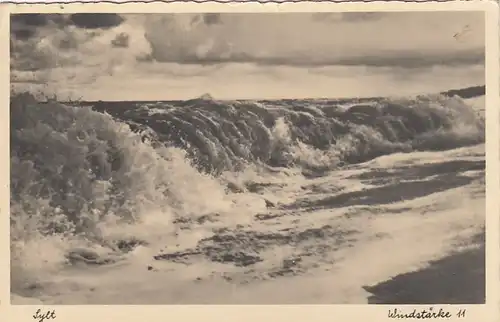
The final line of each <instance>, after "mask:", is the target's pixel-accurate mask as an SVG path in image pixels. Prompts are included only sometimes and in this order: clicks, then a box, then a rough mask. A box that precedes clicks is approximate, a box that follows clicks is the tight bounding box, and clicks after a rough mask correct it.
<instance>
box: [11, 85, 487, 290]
mask: <svg viewBox="0 0 500 322" xmlns="http://www.w3.org/2000/svg"><path fill="white" fill-rule="evenodd" d="M87 105H91V106H87ZM10 118H11V119H10V122H11V123H10V138H11V143H10V151H11V156H10V167H11V174H10V188H11V197H10V198H11V202H10V203H11V215H10V216H11V238H12V248H11V249H12V250H11V252H12V254H11V258H12V272H13V287H15V284H16V280H19V281H21V280H24V279H25V278H26V275H29V274H30V273H29V272H30V271H31V272H39V266H40V265H42V264H41V263H42V262H43V260H42V257H44V258H45V259H44V260H45V262H47V260H46V258H47V257H48V256H49V255H48V254H47V252H46V251H44V254H43V255H42V254H40V249H42V248H43V245H44V243H49V242H50V243H51V244H54V243H57V244H58V245H59V246H58V248H57V247H56V249H57V250H55V251H54V252H56V254H53V258H56V259H57V260H53V261H52V262H50V263H49V264H55V265H59V264H61V263H62V262H64V261H67V260H68V256H67V254H68V250H69V249H70V248H72V247H75V246H81V245H82V243H86V244H88V245H100V246H101V247H103V248H105V249H108V250H110V249H111V250H113V251H115V252H123V251H124V250H126V249H128V248H129V247H130V245H131V244H133V243H136V242H140V241H141V240H147V239H148V238H151V236H153V235H154V233H153V232H154V230H155V229H156V230H160V231H159V232H158V233H159V234H162V233H165V234H167V233H169V232H170V230H171V231H175V224H174V221H175V219H176V218H179V217H186V216H200V215H203V214H210V213H212V214H213V213H222V212H229V211H231V210H232V209H235V207H236V206H235V201H234V198H232V195H233V194H234V191H231V190H229V189H228V188H227V182H225V181H224V180H225V179H224V178H227V173H231V174H233V175H234V176H235V177H236V176H238V173H240V172H241V171H243V170H245V169H247V168H249V167H254V168H260V169H266V170H271V169H276V168H278V169H284V168H288V169H291V168H293V169H298V170H300V171H302V172H303V173H311V172H312V173H315V172H324V171H335V169H338V168H341V167H346V166H349V165H350V164H354V163H360V162H364V161H367V160H370V159H373V158H375V157H378V156H381V155H386V154H391V153H395V152H408V153H409V152H412V151H416V150H444V149H452V148H457V147H461V146H466V145H473V144H477V143H482V142H483V141H484V135H485V134H484V119H483V117H482V116H480V115H478V114H477V113H476V111H474V110H473V109H472V108H471V107H469V106H468V105H466V104H465V103H464V102H463V101H462V99H460V98H458V97H452V98H450V97H446V96H440V95H435V96H425V97H424V96H422V97H418V98H415V99H374V100H370V101H366V102H361V101H359V102H354V101H352V102H349V103H346V102H340V101H332V100H280V101H230V102H229V101H216V100H213V99H197V100H190V101H183V102H157V103H141V102H116V103H113V102H95V103H92V104H83V103H78V104H76V103H66V104H63V103H60V102H56V101H53V100H49V101H47V102H40V101H37V100H36V99H35V98H34V97H33V96H31V95H30V94H18V95H15V96H12V97H11V106H10ZM222 174H225V175H224V176H222ZM200 196H203V198H200ZM238 207H239V208H237V209H238V212H239V213H241V212H243V211H244V210H242V208H241V207H242V206H241V205H239V206H238ZM138 223H141V225H146V226H147V227H148V228H147V229H144V226H143V227H142V229H137V230H130V229H129V230H126V231H127V233H126V234H125V233H124V231H125V230H123V229H121V228H120V227H124V226H127V227H133V226H134V225H138ZM159 223H162V224H163V225H159ZM141 234H142V235H141ZM46 264H47V263H46ZM49 264H47V265H49ZM43 265H45V264H43ZM37 274H38V273H37ZM16 276H17V277H20V276H22V279H21V278H18V279H16Z"/></svg>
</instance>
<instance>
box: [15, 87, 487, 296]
mask: <svg viewBox="0 0 500 322" xmlns="http://www.w3.org/2000/svg"><path fill="white" fill-rule="evenodd" d="M457 93H458V95H457ZM457 93H455V92H447V93H438V94H429V95H420V96H414V97H390V98H356V99H282V100H233V101H224V100H217V99H214V98H212V97H210V95H204V96H203V97H200V98H197V99H192V100H185V101H154V102H133V101H126V102H116V101H113V102H107V101H97V102H82V101H77V102H59V101H57V100H55V99H46V100H40V99H38V98H35V96H33V95H32V94H29V93H16V94H12V95H11V101H10V221H11V227H10V228H11V296H12V301H13V304H25V303H44V304H348V303H355V304H363V303H367V298H368V296H369V294H368V293H367V292H366V291H365V290H364V289H363V286H366V285H373V284H375V283H379V282H382V281H384V280H387V279H389V278H391V277H394V276H396V275H398V274H401V273H404V272H410V271H414V270H417V269H419V268H422V267H426V265H428V264H429V263H430V262H431V261H433V260H436V259H439V258H443V257H445V256H447V255H449V254H451V253H454V252H457V251H460V250H463V249H469V248H474V247H479V246H480V245H478V243H477V238H476V237H477V236H478V235H480V234H482V233H484V229H485V114H484V112H485V105H484V92H483V93H482V94H481V93H479V94H477V93H476V94H475V95H472V96H471V95H469V96H467V95H462V97H461V96H460V93H459V92H457Z"/></svg>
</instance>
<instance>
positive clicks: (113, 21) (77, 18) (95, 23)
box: [69, 13, 125, 29]
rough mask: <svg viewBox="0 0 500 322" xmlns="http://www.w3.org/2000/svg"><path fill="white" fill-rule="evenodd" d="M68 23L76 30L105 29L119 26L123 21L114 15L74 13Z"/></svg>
mask: <svg viewBox="0 0 500 322" xmlns="http://www.w3.org/2000/svg"><path fill="white" fill-rule="evenodd" d="M69 21H70V22H71V23H72V24H73V25H75V26H77V27H78V28H85V29H107V28H113V27H116V26H119V25H120V24H121V23H122V22H123V21H125V19H123V18H122V17H121V16H120V15H118V14H115V13H91V14H89V13H75V14H72V15H71V16H70V17H69Z"/></svg>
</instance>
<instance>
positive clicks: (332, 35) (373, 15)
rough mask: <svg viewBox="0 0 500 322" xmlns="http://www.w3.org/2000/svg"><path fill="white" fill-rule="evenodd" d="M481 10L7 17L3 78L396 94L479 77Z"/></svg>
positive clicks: (138, 90)
mask: <svg viewBox="0 0 500 322" xmlns="http://www.w3.org/2000/svg"><path fill="white" fill-rule="evenodd" d="M484 43H485V30H484V14H483V13H482V12H458V11H455V12H351V13H221V14H218V13H205V14H203V13H202V14H179V13H177V14H121V15H117V14H73V15H56V14H45V15H41V14H38V15H30V16H27V15H13V16H12V17H11V83H12V87H13V88H14V89H15V90H16V91H25V90H29V91H38V92H40V91H41V92H43V93H44V95H57V96H58V97H59V98H62V99H84V100H162V99H165V100H168V99H190V98H193V97H198V96H200V95H203V94H205V93H209V94H210V95H212V96H213V97H214V98H216V99H278V98H314V97H330V98H334V97H366V96H406V95H414V94H421V93H433V92H439V91H443V90H448V89H452V88H461V87H467V86H472V85H483V84H484V82H485V80H484V77H485V75H484Z"/></svg>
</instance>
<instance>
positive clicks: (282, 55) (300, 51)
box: [145, 12, 484, 68]
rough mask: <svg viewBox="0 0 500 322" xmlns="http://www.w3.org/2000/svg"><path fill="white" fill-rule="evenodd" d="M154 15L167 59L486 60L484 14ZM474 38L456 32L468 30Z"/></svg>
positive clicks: (152, 32)
mask: <svg viewBox="0 0 500 322" xmlns="http://www.w3.org/2000/svg"><path fill="white" fill-rule="evenodd" d="M215 17H217V18H216V19H214V20H215V21H216V23H208V24H207V23H203V21H204V19H203V18H202V16H200V15H194V16H193V15H188V14H185V15H182V14H170V15H151V16H148V17H147V20H146V22H145V30H146V34H145V37H146V39H147V40H148V41H149V42H150V44H151V48H152V57H153V58H154V59H155V60H156V61H159V62H177V63H189V64H220V63H229V62H239V63H256V64H264V65H271V64H278V65H298V66H318V65H336V64H348V65H373V66H391V65H396V66H404V65H408V67H411V68H415V67H419V66H421V67H425V66H432V65H435V64H445V65H457V64H464V63H465V64H468V63H469V62H473V63H477V62H482V61H484V27H483V25H484V20H483V17H482V16H481V14H480V13H479V14H478V13H467V12H465V13H461V12H445V13H442V12H436V13H435V12H421V13H418V12H417V13H411V12H403V13H401V12H398V13H312V14H308V13H286V14H279V15H277V14H267V15H263V14H218V15H217V16H215ZM466 25H468V26H472V27H470V30H471V31H470V32H469V33H468V34H467V36H466V37H464V38H462V39H460V41H459V40H458V39H455V38H454V37H453V35H455V34H456V33H458V32H460V30H461V28H464V26H466Z"/></svg>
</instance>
